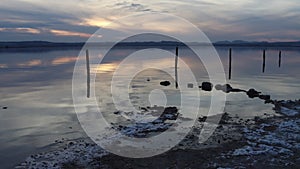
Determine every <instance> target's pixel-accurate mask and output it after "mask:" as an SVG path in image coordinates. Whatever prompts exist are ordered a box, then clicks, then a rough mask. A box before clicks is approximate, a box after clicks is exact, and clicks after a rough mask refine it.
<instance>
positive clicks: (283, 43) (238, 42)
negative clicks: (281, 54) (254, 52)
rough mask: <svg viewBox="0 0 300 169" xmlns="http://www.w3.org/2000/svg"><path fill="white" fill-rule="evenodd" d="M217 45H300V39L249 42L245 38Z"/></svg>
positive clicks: (217, 44) (216, 44) (217, 43)
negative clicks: (293, 40) (292, 40)
mask: <svg viewBox="0 0 300 169" xmlns="http://www.w3.org/2000/svg"><path fill="white" fill-rule="evenodd" d="M213 44H214V45H215V46H261V47H264V46H265V47H300V41H295V42H248V41H243V40H234V41H218V42H215V43H213Z"/></svg>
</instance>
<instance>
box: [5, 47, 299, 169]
mask: <svg viewBox="0 0 300 169" xmlns="http://www.w3.org/2000/svg"><path fill="white" fill-rule="evenodd" d="M97 50H101V49H97ZM132 50H133V49H128V48H124V49H122V50H119V51H116V52H115V56H113V57H111V58H106V59H105V60H104V62H103V64H101V65H97V64H95V63H92V64H91V71H92V72H97V74H101V77H102V78H101V81H98V82H97V83H98V84H97V86H98V87H99V88H98V89H99V91H101V92H102V94H103V95H104V94H105V91H107V90H109V89H110V85H109V83H107V81H109V80H110V79H109V78H107V77H110V76H111V73H113V71H114V70H115V69H116V68H117V66H118V64H119V63H120V60H121V59H122V58H123V56H124V54H126V53H131V52H132ZM169 50H175V48H169ZM179 50H180V51H179V57H180V59H182V60H183V61H184V62H187V64H188V65H189V66H190V67H191V69H192V71H193V72H195V73H196V77H197V81H198V83H199V84H201V83H202V82H204V81H208V80H209V78H208V75H207V72H206V71H205V66H204V65H203V64H202V63H201V61H199V60H196V61H195V59H194V58H193V57H190V54H189V53H188V52H186V51H185V49H179ZM262 50H263V49H261V48H245V47H243V48H238V47H234V48H232V79H231V80H228V83H229V84H231V85H232V87H234V88H239V89H244V90H248V89H250V88H255V89H256V90H258V91H262V92H263V93H264V94H269V95H271V98H272V99H299V98H300V90H299V82H300V75H299V72H300V71H299V69H300V67H299V64H300V59H299V57H300V51H299V50H295V49H289V48H283V49H280V50H281V52H282V56H281V66H280V68H279V66H278V62H279V60H278V59H279V58H278V57H279V56H278V55H279V53H278V52H279V49H273V48H271V49H267V50H266V70H265V73H264V74H263V73H262V72H261V64H262ZM217 51H218V53H219V55H220V58H221V61H222V63H223V65H224V69H225V72H226V73H227V74H228V66H229V65H228V64H229V63H228V48H227V47H218V48H217ZM78 53H79V50H78V49H73V50H52V51H38V52H37V51H32V50H31V51H26V52H25V51H11V50H10V51H9V52H5V51H1V53H0V78H1V80H0V93H1V98H0V106H7V109H0V144H1V145H2V146H1V147H0V152H1V153H0V154H1V158H0V163H1V165H2V167H3V168H11V167H12V166H13V165H14V164H16V163H18V162H20V161H21V160H24V158H25V157H27V156H29V155H30V154H32V153H36V152H39V151H43V150H45V149H47V151H48V150H49V149H51V148H53V147H54V146H55V145H54V144H53V143H54V142H55V140H56V139H59V138H66V139H74V138H80V137H85V134H84V133H83V131H82V129H81V128H80V125H79V124H78V120H77V118H76V115H75V113H74V109H73V102H72V89H71V86H72V82H71V80H72V74H73V69H74V64H75V61H76V58H77V55H78ZM92 54H93V53H91V55H92ZM173 61H174V60H171V61H170V60H168V59H165V58H163V57H162V58H161V59H159V60H157V61H156V62H155V64H157V65H159V66H161V67H167V68H168V69H170V70H174V65H173ZM179 69H180V65H179ZM147 73H148V74H147ZM109 74H110V75H109ZM105 75H109V76H107V77H106V76H105ZM142 75H143V76H138V77H137V78H136V79H135V80H134V81H132V86H133V87H132V88H131V89H130V90H131V95H130V98H131V99H132V103H133V104H134V105H135V106H138V105H139V104H148V102H146V103H141V102H140V101H139V99H140V98H141V97H145V98H146V95H147V94H148V93H149V92H150V91H149V90H144V88H143V87H145V83H149V84H152V85H153V86H155V85H159V82H160V81H161V80H166V79H162V78H164V77H163V76H160V75H159V73H157V72H156V73H155V72H154V73H153V72H152V73H151V74H149V72H146V73H145V74H142ZM144 76H145V77H144ZM99 77H100V75H99ZM226 77H228V76H226ZM179 78H180V77H179ZM147 79H149V81H147ZM83 84H85V82H83ZM194 86H197V85H196V84H194ZM83 87H85V85H83ZM170 88H172V90H171V89H170V90H168V91H169V92H168V93H167V97H168V98H170V100H168V102H170V103H172V102H175V101H176V100H172V99H173V98H172V97H170V96H172V94H174V95H176V92H175V91H173V90H174V86H172V85H170ZM101 92H100V93H101ZM172 92H173V93H172ZM99 103H100V105H105V106H107V107H110V106H111V107H113V104H112V102H106V101H105V100H99ZM209 104H210V93H209V92H204V91H201V106H202V109H201V110H203V111H205V110H204V109H205V107H209ZM107 110H112V109H110V108H107ZM84 111H86V110H84ZM225 111H227V112H228V113H231V114H238V115H240V116H244V117H253V116H255V115H261V114H263V113H266V112H272V105H265V104H264V103H263V102H262V101H261V100H260V99H253V100H252V99H251V100H250V99H249V98H248V97H247V96H246V95H244V94H239V93H230V94H228V95H227V103H226V108H225Z"/></svg>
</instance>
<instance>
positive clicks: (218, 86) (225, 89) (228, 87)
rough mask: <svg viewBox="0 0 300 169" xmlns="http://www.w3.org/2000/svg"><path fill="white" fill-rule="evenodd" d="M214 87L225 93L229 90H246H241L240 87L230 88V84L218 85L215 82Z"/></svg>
mask: <svg viewBox="0 0 300 169" xmlns="http://www.w3.org/2000/svg"><path fill="white" fill-rule="evenodd" d="M215 89H216V90H222V91H223V92H225V93H230V92H246V91H245V90H242V89H235V88H232V87H231V86H230V84H225V85H220V84H217V85H216V86H215Z"/></svg>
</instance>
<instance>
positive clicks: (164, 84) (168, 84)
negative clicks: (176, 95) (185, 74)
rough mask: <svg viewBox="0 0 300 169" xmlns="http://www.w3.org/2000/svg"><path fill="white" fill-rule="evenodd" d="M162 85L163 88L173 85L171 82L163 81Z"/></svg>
mask: <svg viewBox="0 0 300 169" xmlns="http://www.w3.org/2000/svg"><path fill="white" fill-rule="evenodd" d="M160 85H162V86H170V85H171V83H170V82H169V81H163V82H160Z"/></svg>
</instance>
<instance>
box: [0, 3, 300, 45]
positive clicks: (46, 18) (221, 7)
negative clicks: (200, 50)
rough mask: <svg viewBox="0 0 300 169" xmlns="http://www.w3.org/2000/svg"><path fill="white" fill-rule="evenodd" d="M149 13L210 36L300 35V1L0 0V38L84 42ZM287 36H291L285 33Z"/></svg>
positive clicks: (212, 37) (237, 37)
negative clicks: (123, 19) (166, 15)
mask: <svg viewBox="0 0 300 169" xmlns="http://www.w3.org/2000/svg"><path fill="white" fill-rule="evenodd" d="M145 11H156V12H168V13H170V14H175V15H178V16H180V17H183V18H185V19H187V20H189V21H191V22H192V23H194V24H195V25H196V26H198V27H199V28H200V29H202V30H203V31H204V32H205V33H207V34H208V35H209V37H210V38H211V39H212V40H223V39H228V40H234V39H245V40H255V39H257V38H271V37H269V36H272V38H273V39H280V38H286V39H290V38H292V39H297V38H299V36H295V37H292V36H290V35H289V34H290V33H286V32H291V31H292V32H293V31H294V32H296V33H299V34H300V23H299V21H298V20H299V17H300V3H299V2H298V0H288V1H282V0H273V1H272V3H270V2H268V1H260V0H251V1H250V0H245V1H236V0H223V1H218V0H189V1H179V0H165V1H142V0H137V1H132V0H127V1H122V0H121V1H120V0H112V1H108V0H101V1H99V0H64V1H50V0H45V1H38V0H15V1H11V0H2V2H1V5H0V25H1V27H2V28H9V29H10V30H9V31H8V29H6V32H5V33H4V30H2V33H1V32H0V36H1V37H2V39H3V40H13V39H15V40H23V39H26V40H30V39H41V40H54V41H84V40H86V38H87V37H88V36H87V35H88V34H92V33H94V32H95V31H96V30H97V29H98V28H99V27H103V26H104V25H106V24H107V23H108V22H110V21H114V20H115V19H118V18H120V17H123V16H126V15H130V14H136V13H143V12H145ZM141 23H145V21H143V20H142V21H141ZM156 27H159V26H156ZM17 28H26V29H23V30H21V29H19V30H17ZM28 28H30V29H28ZM46 29H47V30H68V33H67V32H55V31H54V33H53V32H52V33H51V32H49V31H45V30H46ZM174 29H176V27H175V28H174ZM38 31H39V33H38ZM70 32H73V33H70ZM264 32H275V33H274V34H268V36H267V35H266V36H265V37H258V36H253V35H255V34H257V35H258V34H262V35H263V33H264ZM13 33H15V34H13ZM81 33H82V34H81ZM68 35H70V36H68ZM250 35H252V36H250ZM285 35H287V36H288V37H283V36H285Z"/></svg>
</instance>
